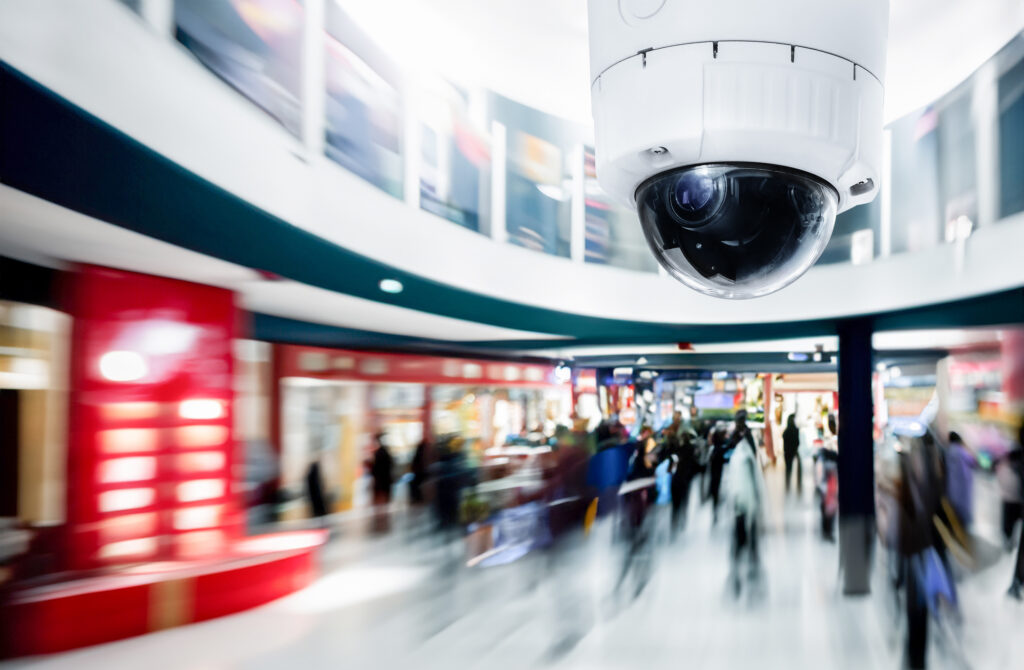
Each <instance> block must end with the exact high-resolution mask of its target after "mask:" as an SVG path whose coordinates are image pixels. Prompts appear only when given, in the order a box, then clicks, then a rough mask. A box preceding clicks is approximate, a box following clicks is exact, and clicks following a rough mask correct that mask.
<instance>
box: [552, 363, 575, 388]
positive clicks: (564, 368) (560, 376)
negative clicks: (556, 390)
mask: <svg viewBox="0 0 1024 670" xmlns="http://www.w3.org/2000/svg"><path fill="white" fill-rule="evenodd" d="M570 379H572V369H571V368H570V367H569V366H568V365H566V364H565V363H559V364H558V366H557V367H556V368H555V380H556V381H558V383H559V384H565V383H566V382H568V381H569V380H570Z"/></svg>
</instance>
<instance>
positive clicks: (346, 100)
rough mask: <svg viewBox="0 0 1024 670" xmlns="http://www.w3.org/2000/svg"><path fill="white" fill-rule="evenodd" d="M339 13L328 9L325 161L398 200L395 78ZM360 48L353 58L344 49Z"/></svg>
mask: <svg viewBox="0 0 1024 670" xmlns="http://www.w3.org/2000/svg"><path fill="white" fill-rule="evenodd" d="M354 31H355V28H354V27H353V26H352V25H351V22H350V21H348V20H347V19H346V18H345V16H344V15H343V14H341V12H340V10H338V9H336V8H335V7H334V5H333V4H330V5H328V12H327V34H326V36H325V39H326V43H327V48H326V54H325V58H326V63H325V66H324V67H325V77H326V80H327V102H326V108H325V110H324V114H325V139H326V146H325V152H326V153H327V157H328V158H330V159H331V160H333V161H334V162H335V163H337V164H338V165H340V166H342V167H343V168H345V169H346V170H348V171H349V172H352V173H355V174H356V175H358V176H359V177H362V178H363V179H365V180H366V181H368V182H370V183H371V184H373V185H374V186H376V187H377V188H379V189H381V190H383V191H386V192H387V193H390V194H391V195H393V196H395V197H396V198H401V197H402V191H403V189H402V180H403V165H402V124H403V121H402V99H401V96H400V94H399V80H400V76H399V74H398V72H397V70H396V69H395V67H394V65H392V64H391V63H390V62H389V61H388V60H387V59H386V58H384V57H383V56H382V55H381V54H380V53H378V52H377V51H376V50H375V49H374V48H373V47H372V45H370V46H366V41H365V40H361V39H358V38H357V36H356V35H355V34H354ZM357 41H358V43H359V44H361V45H364V48H363V49H361V50H360V51H359V53H357V52H356V50H355V49H354V48H353V47H351V46H350V43H356V42H357Z"/></svg>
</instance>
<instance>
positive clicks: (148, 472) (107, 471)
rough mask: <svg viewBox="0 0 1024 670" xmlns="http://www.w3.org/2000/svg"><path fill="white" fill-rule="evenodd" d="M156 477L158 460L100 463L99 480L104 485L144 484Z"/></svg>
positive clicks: (126, 459)
mask: <svg viewBox="0 0 1024 670" xmlns="http://www.w3.org/2000/svg"><path fill="white" fill-rule="evenodd" d="M155 476H156V458H154V457H153V456H141V457H136V458H113V459H110V460H108V461H103V462H102V463H100V468H99V479H100V483H102V484H119V483H122V482H143V481H146V480H149V479H153V477H155Z"/></svg>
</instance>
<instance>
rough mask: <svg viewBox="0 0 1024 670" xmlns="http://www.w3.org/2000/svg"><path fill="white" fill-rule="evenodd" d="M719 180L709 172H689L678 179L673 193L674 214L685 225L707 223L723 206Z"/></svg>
mask: <svg viewBox="0 0 1024 670" xmlns="http://www.w3.org/2000/svg"><path fill="white" fill-rule="evenodd" d="M721 195H722V194H721V191H720V189H719V185H718V182H717V180H716V179H715V178H714V177H713V176H711V175H710V174H708V172H707V171H700V170H697V171H688V172H684V173H682V174H680V175H679V176H678V177H677V178H676V182H675V187H674V189H673V191H672V198H671V203H672V205H673V207H672V212H673V214H675V215H676V217H678V218H679V220H680V223H682V224H683V225H697V224H701V223H706V222H707V220H708V219H709V218H711V217H712V216H713V215H714V214H715V211H716V210H717V209H718V207H719V206H721V201H722V198H721Z"/></svg>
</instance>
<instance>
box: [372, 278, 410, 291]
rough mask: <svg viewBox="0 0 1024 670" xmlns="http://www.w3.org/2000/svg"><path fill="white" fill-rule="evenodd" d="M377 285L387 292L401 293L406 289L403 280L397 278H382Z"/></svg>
mask: <svg viewBox="0 0 1024 670" xmlns="http://www.w3.org/2000/svg"><path fill="white" fill-rule="evenodd" d="M377 286H378V287H380V290H381V291H384V292H385V293H401V292H402V291H403V290H405V287H404V286H403V285H402V282H400V281H398V280H397V279H381V280H380V282H379V283H378V284H377Z"/></svg>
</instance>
